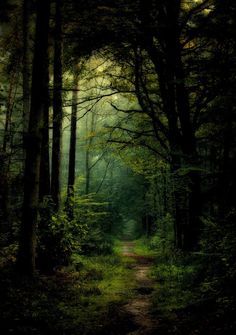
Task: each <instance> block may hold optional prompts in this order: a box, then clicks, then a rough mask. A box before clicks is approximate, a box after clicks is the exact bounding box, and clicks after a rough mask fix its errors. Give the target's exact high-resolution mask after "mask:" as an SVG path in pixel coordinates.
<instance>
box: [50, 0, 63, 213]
mask: <svg viewBox="0 0 236 335" xmlns="http://www.w3.org/2000/svg"><path fill="white" fill-rule="evenodd" d="M61 10H62V0H58V1H57V2H56V15H55V20H56V22H55V35H54V38H55V42H54V71H53V72H54V84H53V145H52V173H51V176H52V180H51V195H52V199H53V202H54V205H55V210H56V211H57V210H58V209H59V206H60V173H61V136H62V118H63V111H62V17H61V14H62V13H61Z"/></svg>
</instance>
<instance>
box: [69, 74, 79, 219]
mask: <svg viewBox="0 0 236 335" xmlns="http://www.w3.org/2000/svg"><path fill="white" fill-rule="evenodd" d="M74 71H75V72H74V74H73V75H74V85H73V87H74V91H73V93H72V108H71V124H70V152H69V172H68V187H67V206H68V207H69V208H67V209H68V214H69V216H70V217H71V218H73V208H71V205H70V198H73V197H74V184H75V161H76V129H77V102H78V101H77V100H78V91H77V88H78V74H77V73H76V71H77V69H76V68H75V70H74Z"/></svg>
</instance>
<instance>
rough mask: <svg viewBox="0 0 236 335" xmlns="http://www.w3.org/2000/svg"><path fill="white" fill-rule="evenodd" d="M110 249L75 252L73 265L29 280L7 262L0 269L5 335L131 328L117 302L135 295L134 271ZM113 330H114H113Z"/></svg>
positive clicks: (73, 334) (73, 333)
mask: <svg viewBox="0 0 236 335" xmlns="http://www.w3.org/2000/svg"><path fill="white" fill-rule="evenodd" d="M126 265H127V264H126V262H125V260H124V259H123V258H122V257H120V256H119V255H118V254H116V253H114V254H112V255H107V256H91V257H86V256H81V255H74V257H73V264H72V265H71V266H69V267H64V268H61V269H60V270H58V271H57V273H55V274H54V275H53V276H37V277H35V278H34V279H33V280H32V281H29V280H28V279H27V278H25V277H21V276H19V275H16V274H15V273H14V271H13V269H12V268H11V267H6V266H5V267H3V268H2V269H1V270H2V272H1V274H0V281H1V285H0V294H1V298H2V304H1V306H0V315H1V317H0V319H1V320H0V321H1V327H2V329H3V333H4V334H37V335H43V334H46V333H50V334H59V335H60V334H63V335H77V334H78V335H81V334H83V335H86V334H110V333H111V331H110V329H111V327H112V329H113V328H115V329H116V328H117V334H118V333H119V331H120V330H119V327H121V325H125V324H126V325H127V327H129V320H126V318H127V316H126V315H124V314H122V309H121V306H122V305H123V304H125V302H126V301H127V299H129V298H131V296H132V294H133V291H132V289H133V284H132V283H133V280H132V278H133V272H132V270H131V269H130V268H128V267H127V266H126ZM114 334H116V333H114Z"/></svg>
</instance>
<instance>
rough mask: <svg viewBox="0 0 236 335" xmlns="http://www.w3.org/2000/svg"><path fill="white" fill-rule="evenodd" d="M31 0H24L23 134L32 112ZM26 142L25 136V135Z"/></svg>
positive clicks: (25, 131) (26, 129)
mask: <svg viewBox="0 0 236 335" xmlns="http://www.w3.org/2000/svg"><path fill="white" fill-rule="evenodd" d="M29 7H30V1H29V0H23V22H22V30H23V69H22V75H23V136H24V135H25V134H26V133H27V131H28V126H29V114H30V68H29V67H30V56H29V15H30V13H29V12H30V8H29ZM23 141H24V142H25V138H24V137H23Z"/></svg>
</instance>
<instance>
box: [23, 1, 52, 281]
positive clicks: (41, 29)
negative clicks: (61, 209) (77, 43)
mask: <svg viewBox="0 0 236 335" xmlns="http://www.w3.org/2000/svg"><path fill="white" fill-rule="evenodd" d="M49 12H50V1H48V0H38V1H37V22H36V32H35V50H34V60H33V74H32V91H31V108H30V120H29V130H28V135H27V142H26V143H27V146H26V162H25V174H24V178H25V179H24V199H23V214H22V224H21V232H20V240H19V253H18V268H19V270H20V271H21V272H22V273H24V274H30V275H32V274H33V273H34V271H35V249H36V227H37V218H38V201H39V176H40V155H41V144H42V127H43V112H44V108H45V104H47V92H48V87H47V66H48V64H47V57H48V31H49Z"/></svg>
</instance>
